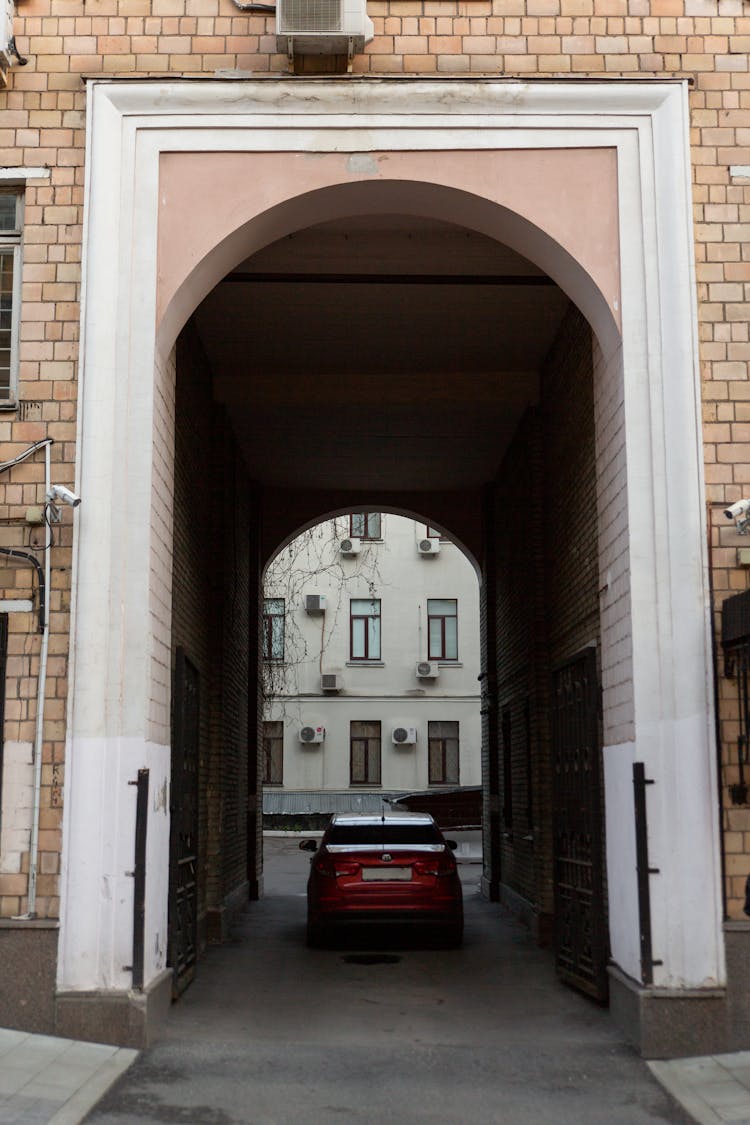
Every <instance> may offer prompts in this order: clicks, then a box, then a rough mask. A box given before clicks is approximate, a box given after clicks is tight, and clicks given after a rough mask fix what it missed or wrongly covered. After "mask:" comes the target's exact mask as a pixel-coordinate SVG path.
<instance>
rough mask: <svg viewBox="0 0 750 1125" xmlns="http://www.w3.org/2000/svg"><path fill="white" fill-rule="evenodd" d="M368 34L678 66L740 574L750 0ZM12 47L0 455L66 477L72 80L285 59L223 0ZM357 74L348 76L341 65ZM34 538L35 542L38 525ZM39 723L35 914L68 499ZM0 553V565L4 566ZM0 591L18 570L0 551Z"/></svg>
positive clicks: (24, 719) (708, 466) (525, 58)
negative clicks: (7, 358) (7, 323)
mask: <svg viewBox="0 0 750 1125" xmlns="http://www.w3.org/2000/svg"><path fill="white" fill-rule="evenodd" d="M368 12H369V14H370V16H371V17H372V19H373V22H374V26H375V37H374V39H373V41H372V42H371V43H370V44H369V45H368V46H367V48H366V50H365V52H364V53H363V54H361V55H359V56H357V57H356V58H355V59H354V63H353V71H354V75H355V76H356V75H420V76H424V75H436V76H451V75H454V76H482V75H489V76H503V77H509V76H511V77H512V76H517V77H520V78H524V79H533V78H536V77H538V78H547V79H548V78H554V77H560V78H573V77H576V78H583V77H587V78H591V79H592V81H595V80H596V79H602V78H606V79H615V78H618V77H625V78H628V79H634V78H643V79H648V78H664V77H670V78H671V77H677V78H687V79H688V80H689V81H690V82H691V93H690V109H691V141H692V153H693V181H694V183H693V190H694V220H695V256H696V264H697V283H698V293H697V297H698V308H699V331H700V349H701V371H702V386H703V411H704V424H705V430H704V439H705V445H704V450H705V472H706V485H707V497H706V499H707V510H708V513H709V520H708V522H709V528H710V535H711V547H712V562H713V582H714V591H715V599H716V603H717V605H718V604H719V603H720V602H721V601H722V600H723V598H724V597H726V596H727V595H729V594H731V593H735V592H737V591H739V590H744V589H746V588H747V586H748V574H747V572H746V571H745V570H742V569H740V568H738V567H737V565H736V549H735V547H734V546H726V545H723V543H722V539H721V535H720V532H721V530H722V528H724V526H725V523H726V521H725V519H724V516H723V513H722V508H723V507H724V506H725V505H726V503H728V502H731V501H733V500H736V499H738V498H740V497H741V496H745V495H747V494H748V492H750V379H748V361H749V360H750V315H749V313H750V179H742V178H739V177H735V178H732V176H731V175H730V167H731V166H736V165H750V66H749V58H748V52H749V51H750V9H748V5H747V3H745V2H743V0H494V2H487V0H370V3H369V4H368ZM15 34H16V42H17V46H18V50H19V52H20V54H21V55H22V56H24V57H26V58H27V59H28V62H27V64H26V65H25V66H23V67H15V68H13V69H12V71H11V72H10V75H9V79H8V86H7V88H6V89H5V90H4V91H2V92H0V167H3V168H11V169H12V168H14V167H29V166H30V167H40V166H46V167H48V168H49V177H48V178H47V179H31V180H29V181H28V184H27V187H26V190H25V222H24V236H23V237H24V247H23V292H22V302H23V303H22V316H21V330H20V353H19V356H20V369H19V398H20V408H19V409H18V410H17V411H8V412H3V413H0V443H1V448H2V459H3V460H7V459H9V458H11V457H13V456H15V455H16V454H18V453H20V452H22V451H23V449H25V448H26V447H27V446H28V445H29V444H30V443H31V442H33V441H36V440H39V439H41V438H43V437H52V438H54V441H55V444H54V445H53V447H52V454H51V455H52V461H53V466H54V471H55V479H56V480H57V481H59V482H61V483H66V484H69V485H72V484H73V479H74V461H75V441H76V377H77V361H78V340H79V304H78V301H79V296H80V280H81V277H80V265H81V244H82V222H83V192H84V146H85V127H86V92H85V82H84V80H85V78H86V77H87V76H99V75H103V76H121V77H122V78H123V79H132V78H136V77H149V78H153V77H169V78H171V79H178V78H180V77H183V76H184V77H195V76H202V77H212V76H218V77H222V76H225V75H226V73H227V72H233V73H235V74H237V72H246V73H247V76H251V75H252V76H253V77H258V76H263V75H274V74H279V73H285V72H286V71H287V69H288V66H287V59H286V57H285V56H283V55H280V54H278V53H277V52H276V44H275V34H274V17H273V16H272V15H265V14H243V13H242V12H241V11H239V10H238V9H237V8H236V7H235V6H234V5H233V4H232V3H231V0H91V2H89V3H87V4H85V5H84V4H83V3H82V2H80V0H51V2H50V0H20V3H19V10H18V13H17V16H16V21H15ZM353 81H356V77H354V78H353ZM42 501H43V458H42V457H41V455H39V456H37V457H36V458H33V459H31V460H29V461H26V462H24V463H23V464H22V465H19V466H17V467H14V468H13V469H12V470H10V471H8V472H6V473H5V474H3V476H2V477H0V545H5V546H14V545H18V546H20V545H21V544H22V543H26V544H27V545H28V542H29V540H28V531H27V530H26V529H25V525H23V514H24V510H25V508H26V507H28V506H30V505H38V504H41V503H42ZM33 535H34V536H36V539H35V540H34V539H33V538H32V542H34V541H36V542H37V543H40V542H41V539H42V538H43V531H42V530H41V529H36V531H35V532H34V533H33ZM55 536H56V543H55V547H54V555H53V565H52V583H51V586H52V588H51V591H50V597H51V603H50V609H51V618H50V625H51V628H50V659H49V664H48V680H47V703H46V708H45V725H44V756H43V769H42V808H41V817H40V837H39V840H40V853H41V854H40V875H39V882H38V895H39V897H38V900H37V911H38V913H39V915H40V916H42V917H55V916H56V915H57V912H58V901H59V900H58V897H57V895H58V886H57V877H58V871H59V851H60V836H61V813H62V810H61V792H62V789H61V787H62V782H63V768H64V744H65V706H66V689H67V678H66V677H67V656H68V627H69V607H70V567H71V544H72V514H71V512H70V510H65V511H64V513H63V524H62V527H61V528H56V529H55ZM6 564H7V565H6ZM0 573H1V574H2V583H1V584H2V594H3V596H4V597H29V596H31V592H32V585H33V572H32V570H31V568H30V567H28V566H25V565H23V564H18V565H16V564H15V563H13V564H12V565H11V564H10V561H9V560H7V559H3V560H0ZM39 649H40V641H39V634H38V633H37V632H36V631H35V617H34V615H33V614H13V615H11V617H10V635H9V652H8V666H7V677H8V683H7V703H6V714H5V739H6V741H18V742H31V741H32V740H33V737H34V723H35V705H36V676H37V669H38V661H39ZM718 684H719V697H720V714H721V733H722V745H723V747H724V755H725V770H724V777H723V785H724V791H725V792H726V791H727V787H728V786H729V785H730V784H732V783H733V782H734V781H736V780H737V777H736V766H733V765H732V761H736V750H735V743H736V735H737V701H736V700H737V693H736V685H735V684H734V683H733V682H731V681H727V680H726V679H725V678H724V677H723V675H722V667H721V660H720V659H719V677H718ZM724 816H725V829H726V837H725V846H726V877H727V892H728V899H729V913H730V915H731V916H734V917H741V916H742V915H741V907H742V902H743V901H744V884H745V878H746V877H747V875H748V873H750V809H742V808H733V807H732V806H731V804H730V803H729V801H727V802H726V811H725V814H724ZM27 870H28V856H27V857H26V861H25V863H23V864H22V865H21V870H20V871H18V872H0V916H1V917H6V918H7V917H12V916H14V915H17V914H22V913H23V912H24V911H25V909H26V898H25V894H26V874H25V873H26V871H27Z"/></svg>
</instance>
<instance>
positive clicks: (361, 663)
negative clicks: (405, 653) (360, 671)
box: [346, 660, 385, 668]
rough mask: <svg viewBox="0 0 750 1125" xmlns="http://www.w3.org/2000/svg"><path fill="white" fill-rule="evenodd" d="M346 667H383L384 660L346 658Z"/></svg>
mask: <svg viewBox="0 0 750 1125" xmlns="http://www.w3.org/2000/svg"><path fill="white" fill-rule="evenodd" d="M346 666H347V668H385V661H384V660H347V662H346Z"/></svg>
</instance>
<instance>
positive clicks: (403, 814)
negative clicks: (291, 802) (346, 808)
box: [331, 810, 435, 826]
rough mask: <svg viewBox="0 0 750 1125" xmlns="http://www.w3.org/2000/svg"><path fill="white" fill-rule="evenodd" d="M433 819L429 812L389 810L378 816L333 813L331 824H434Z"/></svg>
mask: <svg viewBox="0 0 750 1125" xmlns="http://www.w3.org/2000/svg"><path fill="white" fill-rule="evenodd" d="M434 823H435V820H434V818H433V817H432V816H430V814H429V813H422V812H407V811H405V810H404V811H400V810H399V811H397V812H396V811H394V812H391V811H390V810H389V811H387V812H384V813H382V815H380V816H378V815H377V814H375V813H334V814H333V816H332V817H331V824H336V825H340V824H347V825H352V826H354V825H357V824H361V825H362V826H365V825H375V824H434Z"/></svg>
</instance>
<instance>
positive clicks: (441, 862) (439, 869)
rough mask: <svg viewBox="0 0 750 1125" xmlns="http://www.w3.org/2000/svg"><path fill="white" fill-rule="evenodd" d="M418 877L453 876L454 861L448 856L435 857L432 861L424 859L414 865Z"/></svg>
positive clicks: (454, 869)
mask: <svg viewBox="0 0 750 1125" xmlns="http://www.w3.org/2000/svg"><path fill="white" fill-rule="evenodd" d="M414 867H415V869H416V870H417V872H418V873H419V874H420V875H453V874H455V871H456V861H455V860H454V858H453V856H452V855H450V854H447V855H436V856H435V857H434V859H433V858H432V857H431V858H430V859H425V860H423V861H422V862H421V863H415V864H414Z"/></svg>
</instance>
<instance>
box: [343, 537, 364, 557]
mask: <svg viewBox="0 0 750 1125" xmlns="http://www.w3.org/2000/svg"><path fill="white" fill-rule="evenodd" d="M339 550H340V551H341V554H342V555H347V556H351V555H358V554H359V552H360V551H361V550H362V540H361V539H342V540H341V542H340V543H339Z"/></svg>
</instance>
